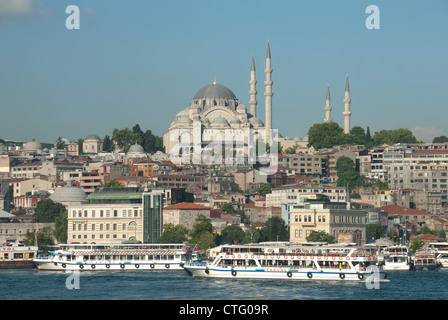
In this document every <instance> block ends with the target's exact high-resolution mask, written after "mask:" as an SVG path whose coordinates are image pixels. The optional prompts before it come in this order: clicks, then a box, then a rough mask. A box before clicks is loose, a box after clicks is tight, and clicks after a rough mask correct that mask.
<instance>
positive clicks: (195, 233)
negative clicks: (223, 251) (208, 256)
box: [190, 214, 214, 251]
mask: <svg viewBox="0 0 448 320" xmlns="http://www.w3.org/2000/svg"><path fill="white" fill-rule="evenodd" d="M190 237H191V242H193V243H197V244H198V246H199V248H200V249H201V250H202V251H205V250H207V249H208V248H210V246H212V245H213V244H214V237H213V226H212V223H211V220H210V219H209V218H207V217H206V216H204V215H203V214H200V215H198V216H197V217H196V220H195V224H194V225H193V230H191V232H190Z"/></svg>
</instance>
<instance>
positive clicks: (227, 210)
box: [221, 203, 235, 213]
mask: <svg viewBox="0 0 448 320" xmlns="http://www.w3.org/2000/svg"><path fill="white" fill-rule="evenodd" d="M221 212H224V213H235V208H234V207H233V206H232V204H231V203H224V204H223V205H222V206H221Z"/></svg>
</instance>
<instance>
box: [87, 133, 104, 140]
mask: <svg viewBox="0 0 448 320" xmlns="http://www.w3.org/2000/svg"><path fill="white" fill-rule="evenodd" d="M84 140H97V141H101V139H100V137H98V136H97V135H96V134H89V135H88V136H87V137H85V139H84Z"/></svg>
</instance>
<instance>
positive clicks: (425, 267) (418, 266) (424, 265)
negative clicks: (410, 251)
mask: <svg viewBox="0 0 448 320" xmlns="http://www.w3.org/2000/svg"><path fill="white" fill-rule="evenodd" d="M413 260H414V261H413V269H414V270H415V271H438V265H437V261H436V255H435V253H434V251H433V250H429V249H420V250H417V251H416V252H415V254H414V259H413Z"/></svg>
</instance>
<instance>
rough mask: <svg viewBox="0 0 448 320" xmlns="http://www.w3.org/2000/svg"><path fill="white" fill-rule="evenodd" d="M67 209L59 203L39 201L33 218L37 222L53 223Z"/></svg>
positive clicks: (47, 200)
mask: <svg viewBox="0 0 448 320" xmlns="http://www.w3.org/2000/svg"><path fill="white" fill-rule="evenodd" d="M66 211H67V209H66V208H65V207H64V205H62V204H61V203H59V202H54V201H53V200H51V199H45V200H41V201H39V202H38V203H37V204H36V209H35V210H34V217H35V218H36V220H37V222H43V221H47V222H54V221H55V220H56V219H57V218H58V217H60V216H61V215H62V214H63V213H64V212H66Z"/></svg>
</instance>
